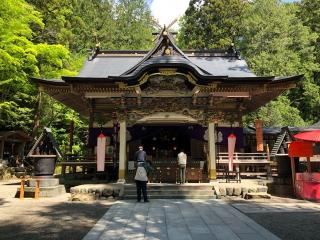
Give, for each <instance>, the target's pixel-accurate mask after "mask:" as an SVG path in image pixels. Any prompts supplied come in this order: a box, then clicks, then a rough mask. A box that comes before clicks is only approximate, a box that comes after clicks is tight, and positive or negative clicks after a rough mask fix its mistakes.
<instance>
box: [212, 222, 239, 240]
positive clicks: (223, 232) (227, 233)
mask: <svg viewBox="0 0 320 240" xmlns="http://www.w3.org/2000/svg"><path fill="white" fill-rule="evenodd" d="M209 227H210V229H211V232H212V234H213V235H214V236H215V237H216V238H217V239H218V240H225V239H228V240H239V239H240V238H239V237H238V236H237V235H236V234H235V233H234V232H233V231H232V230H231V229H230V228H229V227H228V226H226V225H210V226H209Z"/></svg>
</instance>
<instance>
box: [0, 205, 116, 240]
mask: <svg viewBox="0 0 320 240" xmlns="http://www.w3.org/2000/svg"><path fill="white" fill-rule="evenodd" d="M43 203H45V202H42V204H43ZM0 204H1V202H0ZM36 204H37V203H36ZM33 205H34V202H33ZM110 207H111V204H110V202H105V203H104V202H91V203H80V202H62V203H51V204H46V205H44V206H40V207H39V206H37V207H35V206H31V207H21V206H20V207H19V208H17V209H16V210H14V213H10V212H7V213H0V215H3V216H2V217H1V218H0V239H2V240H5V239H22V240H24V239H33V240H36V239H62V240H64V239H68V240H72V239H81V238H83V237H84V236H85V234H86V233H87V232H88V231H89V230H90V229H91V228H92V227H93V226H94V225H95V223H96V222H97V221H98V220H99V219H100V218H101V217H102V216H103V215H104V214H105V212H106V211H107V210H108V209H109V208H110ZM2 210H5V209H1V211H2Z"/></svg>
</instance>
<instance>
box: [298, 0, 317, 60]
mask: <svg viewBox="0 0 320 240" xmlns="http://www.w3.org/2000/svg"><path fill="white" fill-rule="evenodd" d="M298 16H299V17H300V19H301V20H302V21H303V23H304V25H306V26H308V27H310V29H311V30H312V32H313V33H315V34H317V41H316V42H315V45H314V46H315V47H316V51H317V62H318V63H320V1H319V0H302V1H301V2H300V3H299V11H298Z"/></svg>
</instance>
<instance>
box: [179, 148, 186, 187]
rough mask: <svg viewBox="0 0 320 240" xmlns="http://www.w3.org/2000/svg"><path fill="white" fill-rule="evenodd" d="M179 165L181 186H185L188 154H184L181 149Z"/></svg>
mask: <svg viewBox="0 0 320 240" xmlns="http://www.w3.org/2000/svg"><path fill="white" fill-rule="evenodd" d="M178 165H179V177H180V184H184V183H185V182H186V166H187V154H185V153H184V150H183V149H181V151H180V153H179V154H178Z"/></svg>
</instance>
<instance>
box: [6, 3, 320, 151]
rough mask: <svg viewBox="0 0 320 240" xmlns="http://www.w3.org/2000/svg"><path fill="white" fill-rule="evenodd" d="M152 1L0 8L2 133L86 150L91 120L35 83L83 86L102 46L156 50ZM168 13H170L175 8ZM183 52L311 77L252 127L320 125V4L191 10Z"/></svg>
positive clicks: (181, 35) (180, 39) (181, 38)
mask: <svg viewBox="0 0 320 240" xmlns="http://www.w3.org/2000/svg"><path fill="white" fill-rule="evenodd" d="M149 3H150V1H146V0H2V1H1V4H0V131H3V130H23V131H25V132H27V133H28V134H30V135H31V136H32V137H36V136H37V135H38V133H39V131H41V130H42V128H43V127H45V126H47V127H51V128H52V130H53V132H54V134H55V136H56V138H57V140H58V142H59V144H60V146H66V145H68V133H69V131H70V123H71V121H73V122H74V128H75V135H74V136H75V137H74V145H73V148H72V152H73V153H80V152H82V150H83V149H85V144H86V139H87V131H88V123H87V119H84V118H82V117H81V116H79V114H78V113H77V112H75V111H73V110H72V109H70V108H67V107H66V106H64V105H62V104H60V103H58V102H56V101H55V100H53V99H52V98H50V97H49V96H47V95H46V94H44V93H40V92H39V91H38V89H37V87H36V86H35V85H33V84H32V83H31V82H30V81H29V77H41V78H53V79H59V78H60V77H61V76H75V75H77V73H78V71H79V70H80V69H81V67H82V65H83V63H84V61H85V60H86V58H87V57H88V56H89V54H90V52H92V51H93V49H94V48H95V47H96V44H97V43H100V46H101V48H102V49H106V50H119V49H129V50H137V49H142V50H149V49H150V48H151V47H152V45H153V39H154V36H152V33H153V32H155V31H158V30H157V28H156V26H157V24H156V21H155V20H154V18H153V17H152V14H151V11H150V6H149ZM168 7H170V6H168ZM179 26H180V28H179V31H178V35H177V39H176V40H177V44H178V46H179V47H180V48H182V49H214V48H224V49H227V48H229V47H230V46H231V45H234V46H235V48H236V49H237V50H239V51H240V54H241V56H242V57H243V58H244V59H245V60H246V61H247V63H248V65H249V67H250V69H251V70H252V71H253V72H254V73H255V74H257V75H259V76H290V75H299V74H304V80H303V81H301V82H300V83H299V84H298V87H297V88H295V89H293V90H290V91H287V92H285V93H284V94H283V95H281V96H280V97H278V98H277V99H276V100H274V101H272V102H270V103H269V104H267V105H266V106H264V107H262V108H260V109H258V110H257V111H255V112H254V113H251V114H249V115H247V116H245V117H244V119H243V120H244V123H245V124H247V125H248V124H252V122H253V120H254V119H256V118H257V117H259V118H260V119H262V120H263V122H264V125H265V126H268V127H271V126H307V125H310V124H313V123H315V122H317V121H319V120H320V117H319V116H320V0H302V1H299V2H296V3H283V2H281V1H279V0H251V1H248V0H191V1H190V4H189V7H188V9H187V11H186V14H185V15H184V16H183V17H182V18H181V19H180V20H179Z"/></svg>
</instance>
